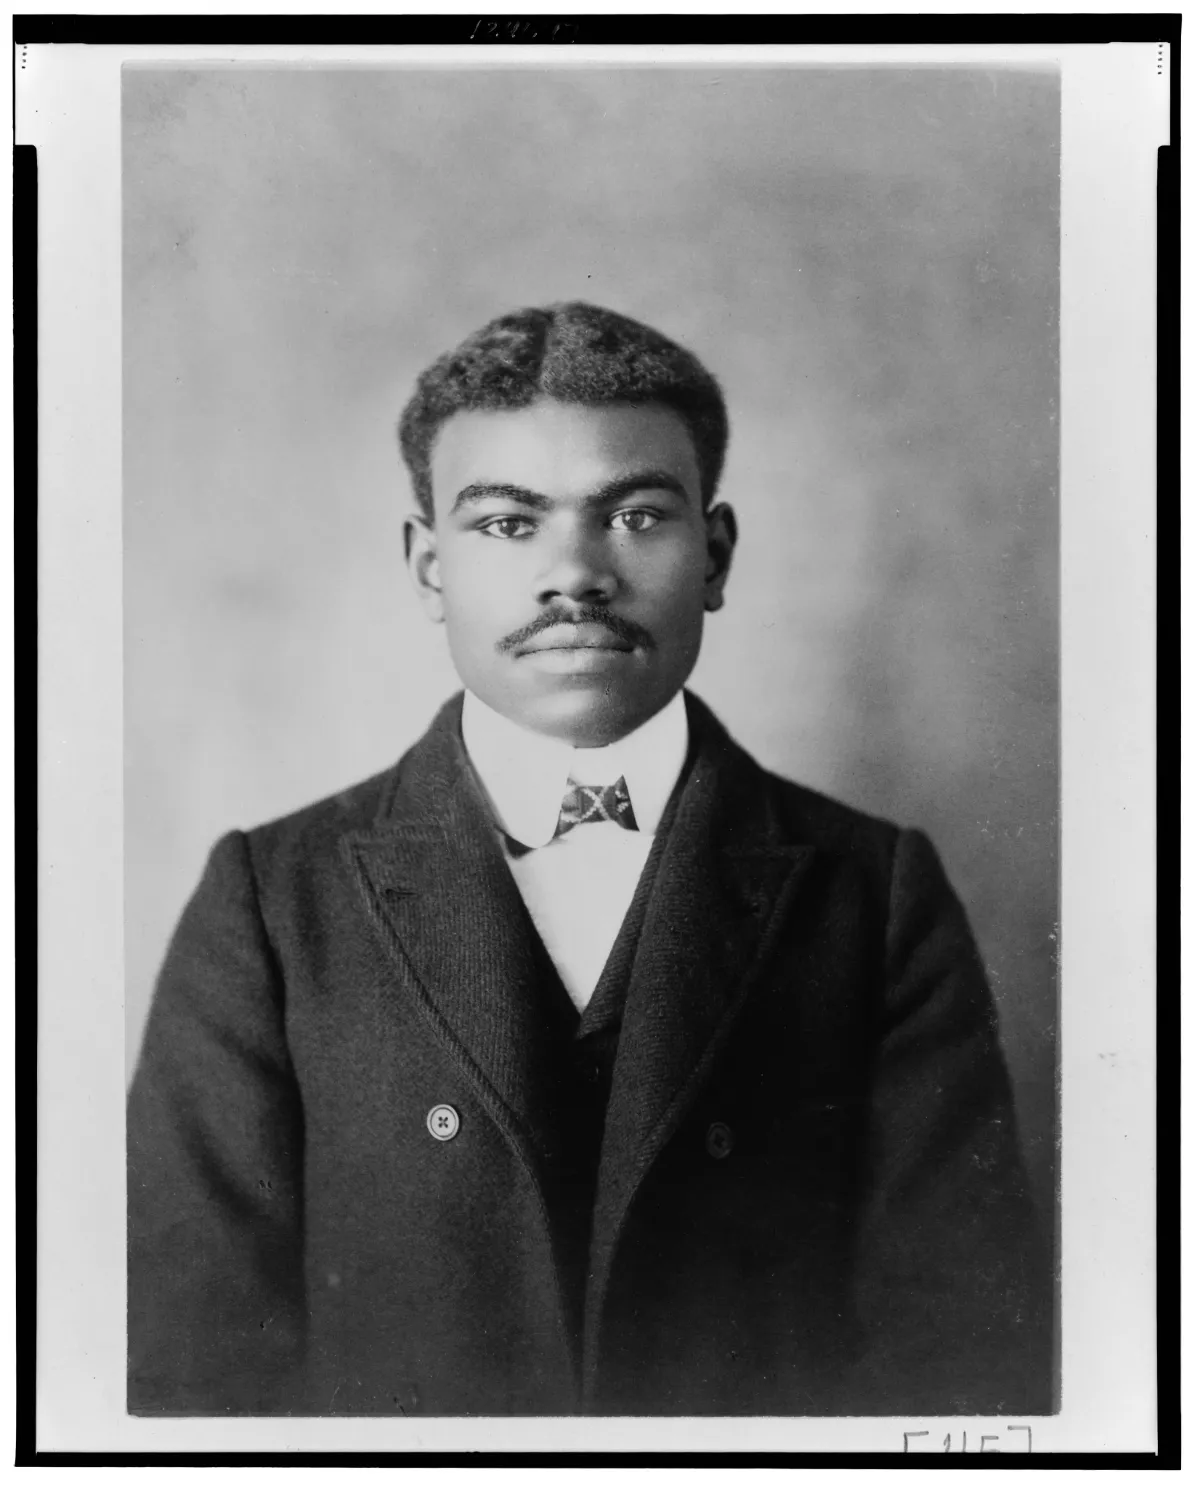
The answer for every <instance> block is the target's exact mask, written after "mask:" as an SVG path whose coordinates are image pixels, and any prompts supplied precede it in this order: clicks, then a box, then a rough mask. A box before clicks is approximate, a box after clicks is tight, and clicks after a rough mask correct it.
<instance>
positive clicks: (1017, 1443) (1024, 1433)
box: [904, 1426, 1033, 1452]
mask: <svg viewBox="0 0 1200 1488" xmlns="http://www.w3.org/2000/svg"><path fill="white" fill-rule="evenodd" d="M1014 1433H1015V1434H1014ZM968 1443H969V1445H968ZM904 1450H905V1451H906V1452H1032V1451H1033V1428H1032V1427H1031V1426H1005V1427H1004V1428H1003V1429H1001V1427H999V1426H997V1427H996V1429H995V1431H970V1432H968V1431H947V1432H946V1433H945V1435H943V1434H942V1433H941V1432H940V1431H933V1430H927V1431H906V1432H905V1433H904Z"/></svg>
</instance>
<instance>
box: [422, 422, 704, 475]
mask: <svg viewBox="0 0 1200 1488" xmlns="http://www.w3.org/2000/svg"><path fill="white" fill-rule="evenodd" d="M642 469H645V470H662V471H666V472H668V473H670V474H672V475H675V476H676V477H677V478H678V479H679V480H680V481H681V482H682V483H683V484H684V485H685V486H686V487H687V489H688V490H689V491H692V492H693V493H694V494H695V495H696V496H697V499H698V498H699V493H700V472H699V464H698V461H697V459H696V451H695V447H694V445H693V443H692V438H691V435H690V433H689V432H688V429H687V426H686V424H685V423H684V422H683V420H682V418H680V416H679V415H678V414H676V413H675V412H674V411H673V410H672V409H670V408H667V407H665V406H664V405H662V404H657V403H653V404H641V405H637V406H631V405H629V404H605V405H600V406H594V405H585V404H574V403H557V402H554V401H552V400H549V399H547V400H542V401H540V402H537V403H533V404H530V405H529V406H528V407H526V408H517V409H503V410H494V411H493V410H470V411H466V412H462V413H456V414H454V415H453V416H452V417H451V418H449V419H448V420H447V421H446V423H445V424H444V425H443V426H442V428H441V429H440V430H439V432H438V437H437V441H436V443H435V445H434V448H433V457H432V460H431V474H432V477H433V489H434V494H435V499H436V497H437V496H438V495H439V494H441V495H444V496H445V497H447V498H451V499H452V498H453V496H454V495H455V494H456V493H457V492H458V491H459V490H461V489H462V488H463V487H464V486H466V485H468V484H471V483H472V482H479V481H504V482H508V483H511V484H517V485H523V486H528V487H530V488H532V489H535V490H539V491H544V492H545V494H547V495H553V494H555V493H556V492H562V493H564V494H565V493H569V492H571V491H573V490H576V489H579V490H584V489H587V488H588V486H589V485H590V484H595V483H598V482H602V481H605V480H609V479H611V478H612V477H614V476H620V475H624V474H630V473H635V472H637V471H638V470H642Z"/></svg>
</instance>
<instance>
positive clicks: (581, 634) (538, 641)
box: [517, 624, 633, 656]
mask: <svg viewBox="0 0 1200 1488" xmlns="http://www.w3.org/2000/svg"><path fill="white" fill-rule="evenodd" d="M632 650H633V645H632V643H631V642H630V641H626V640H623V639H622V638H621V637H620V636H619V635H617V634H616V633H615V632H614V631H612V630H610V629H609V628H608V626H606V625H590V624H582V625H551V626H549V627H547V629H545V630H540V631H538V633H537V635H534V636H530V638H529V639H528V640H527V641H525V642H523V643H522V644H521V645H520V646H519V647H518V648H517V655H518V656H523V655H525V654H526V653H528V652H530V651H632Z"/></svg>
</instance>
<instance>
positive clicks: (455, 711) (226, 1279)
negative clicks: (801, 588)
mask: <svg viewBox="0 0 1200 1488" xmlns="http://www.w3.org/2000/svg"><path fill="white" fill-rule="evenodd" d="M688 704H689V712H690V717H691V725H692V734H693V739H694V741H695V748H694V755H693V763H692V765H691V767H690V769H689V773H688V778H687V780H686V783H685V785H684V787H683V789H682V794H681V795H680V796H679V800H678V807H677V811H676V815H675V819H674V823H673V825H672V828H671V831H670V834H669V837H668V838H667V840H666V844H665V847H664V849H663V851H662V853H661V860H660V862H659V866H658V870H657V876H656V877H655V879H654V882H653V887H652V890H651V892H650V894H649V898H648V900H647V901H646V909H645V919H644V923H643V928H642V933H641V936H640V939H639V940H638V943H637V949H636V954H635V955H634V957H633V961H632V973H631V976H630V978H629V983H628V991H627V999H626V1004H625V1009H624V1016H623V1021H622V1024H621V1031H620V1039H619V1044H618V1049H617V1055H616V1063H615V1068H614V1070H613V1083H612V1094H611V1099H610V1102H609V1107H608V1113H607V1120H606V1123H605V1127H604V1134H603V1147H602V1155H601V1160H600V1169H599V1178H598V1182H597V1188H596V1199H595V1210H594V1218H593V1226H592V1235H591V1248H590V1255H589V1264H588V1267H587V1273H588V1274H587V1290H586V1305H585V1307H584V1310H583V1323H582V1331H581V1333H578V1332H577V1331H573V1329H572V1327H571V1325H570V1321H569V1313H570V1309H569V1308H568V1306H567V1305H566V1298H565V1296H564V1292H563V1277H562V1273H561V1268H560V1266H559V1264H558V1263H557V1261H556V1249H555V1245H554V1243H553V1240H554V1237H553V1235H552V1233H551V1227H552V1221H551V1210H550V1207H549V1206H548V1204H547V1200H546V1194H545V1188H544V1182H543V1169H542V1160H543V1156H544V1152H545V1151H546V1150H547V1143H548V1141H550V1140H551V1139H552V1136H553V1134H552V1132H549V1131H548V1130H547V1126H548V1124H552V1123H553V1121H554V1111H553V1107H552V1105H551V1104H550V1103H548V1101H547V1099H546V1097H545V1091H546V1089H547V1085H546V1081H545V1079H544V1074H545V1068H546V1060H547V1059H548V1058H549V1057H550V1053H551V1051H549V1050H548V1046H547V1043H546V1029H545V1018H544V1016H543V1014H542V1012H541V1011H540V1009H539V1006H538V1004H537V1003H536V1000H535V999H534V998H533V997H532V995H531V993H530V991H529V988H530V987H531V986H532V985H533V983H534V981H535V976H534V963H533V956H534V950H533V948H532V947H531V944H530V936H529V934H528V933H527V930H528V925H529V922H528V918H527V916H526V914H525V911H524V907H523V905H522V902H521V899H520V896H519V893H518V891H517V889H516V886H515V884H514V882H513V879H512V876H511V874H510V872H509V870H508V867H507V865H506V863H505V861H504V857H503V854H502V852H501V850H500V848H499V846H498V845H497V841H496V838H495V833H494V831H493V830H492V827H491V824H490V822H489V820H488V817H487V813H486V811H485V809H484V807H483V805H482V802H481V799H480V797H479V795H478V791H477V787H476V786H475V783H474V779H473V776H472V772H471V770H470V767H469V765H468V763H467V761H466V757H465V753H464V751H463V747H462V743H461V738H460V735H459V730H458V717H459V707H460V699H455V700H453V701H452V702H451V703H449V704H447V706H446V707H445V708H444V709H443V710H442V712H441V713H440V714H439V716H438V718H437V719H436V721H435V722H434V724H433V726H432V728H431V729H430V731H429V733H428V734H427V735H426V736H425V737H424V738H423V739H422V740H421V741H420V742H419V743H418V744H417V745H416V746H415V747H414V748H413V749H412V750H410V751H409V752H408V753H407V754H406V755H405V756H404V758H403V759H401V761H400V762H399V764H398V765H396V766H395V767H394V768H393V769H391V770H389V771H387V772H386V773H385V774H383V775H380V776H377V777H376V778H374V779H372V780H369V781H367V782H365V783H364V784H362V785H359V786H356V787H354V788H353V789H351V790H347V791H344V792H343V793H342V794H341V795H338V796H336V797H333V798H332V799H330V800H328V801H325V802H322V803H320V804H319V805H316V806H313V807H311V808H309V809H307V810H305V811H302V812H299V813H298V814H296V815H293V816H290V817H287V818H286V819H284V820H282V821H279V822H274V823H272V824H270V825H268V826H264V827H260V828H258V829H257V830H255V831H252V832H249V833H243V832H232V833H230V834H229V835H228V836H226V837H224V838H223V839H222V840H221V841H220V842H219V843H218V844H217V846H216V847H215V849H214V850H213V853H212V856H211V858H210V860H209V863H208V867H207V869H206V872H205V874H204V877H203V880H202V882H201V884H200V886H199V888H198V889H197V891H196V894H195V896H194V897H193V899H192V900H191V902H190V904H189V905H188V907H187V909H186V911H185V913H184V915H183V918H182V921H181V923H180V925H179V928H178V930H177V932H176V935H175V937H174V940H173V942H172V945H171V948H170V951H169V953H168V956H167V960H166V964H165V966H164V969H163V972H162V976H161V980H160V983H159V986H158V989H157V993H156V996H155V999H154V1004H153V1008H152V1011H151V1015H150V1020H149V1024H148V1027H147V1032H146V1038H145V1044H144V1047H143V1051H142V1055H141V1060H140V1063H139V1066H138V1070H137V1074H136V1078H135V1080H134V1083H133V1088H132V1092H131V1095H130V1103H129V1206H130V1225H129V1330H130V1408H131V1409H132V1410H134V1411H137V1412H160V1411H162V1412H182V1413H190V1414H212V1413H223V1412H227V1411H232V1412H241V1413H268V1412H284V1411H286V1412H296V1413H302V1414H327V1413H343V1412H344V1413H349V1414H375V1413H382V1414H412V1413H415V1412H420V1413H426V1414H461V1413H480V1414H495V1415H506V1414H520V1415H533V1414H556V1415H557V1414H570V1413H575V1412H579V1411H585V1412H589V1413H598V1414H613V1415H617V1414H660V1413H670V1414H682V1415H699V1414H738V1413H753V1414H765V1415H772V1414H773V1415H806V1414H817V1413H821V1414H826V1413H841V1414H893V1413H900V1412H904V1413H925V1414H932V1413H937V1414H946V1413H950V1412H972V1413H975V1412H990V1411H996V1412H1001V1411H1003V1412H1009V1413H1012V1412H1031V1411H1036V1410H1045V1409H1048V1408H1049V1405H1050V1380H1051V1364H1050V1350H1049V1343H1048V1333H1047V1330H1046V1316H1047V1275H1046V1272H1047V1268H1046V1266H1045V1261H1044V1256H1043V1252H1042V1248H1041V1246H1040V1242H1039V1241H1038V1239H1037V1237H1036V1231H1035V1227H1034V1223H1033V1218H1032V1213H1031V1209H1030V1204H1029V1200H1028V1196H1027V1185H1026V1178H1025V1175H1024V1171H1023V1168H1022V1163H1021V1158H1020V1155H1019V1148H1018V1142H1017V1137H1016V1133H1015V1125H1014V1118H1013V1109H1012V1100H1011V1093H1010V1087H1009V1082H1008V1077H1007V1074H1006V1072H1005V1068H1004V1064H1003V1061H1002V1058H1001V1054H1000V1050H999V1045H998V1041H997V1033H996V1015H995V1010H994V1007H993V1003H992V999H991V997H990V994H989V992H988V989H987V984H986V981H985V977H984V973H983V970H982V967H981V964H980V960H979V956H978V954H977V952H976V949H975V946H974V943H973V940H972V937H971V933H970V930H969V928H968V925H967V922H966V919H965V917H964V914H963V911H962V908H961V906H960V904H959V902H958V900H957V899H956V898H955V896H954V893H953V891H952V890H951V888H950V887H949V885H948V883H947V881H946V878H945V876H944V874H943V872H942V869H941V866H940V864H939V862H938V859H937V856H936V854H935V853H934V850H933V848H932V847H931V845H930V844H929V842H928V840H927V839H926V838H925V837H924V836H922V835H921V834H920V833H919V832H915V831H902V830H898V829H897V828H895V827H893V826H890V825H888V824H886V823H884V822H880V821H877V820H874V819H872V818H869V817H866V816H864V815H861V814H859V813H857V812H854V811H852V810H850V809H848V808H846V807H844V806H840V805H838V804H836V803H834V802H832V801H830V800H827V799H826V798H824V797H822V796H819V795H817V794H815V793H813V792H811V791H809V790H805V789H802V788H801V787H799V786H796V785H793V784H790V783H788V782H786V781H784V780H781V779H779V778H778V777H776V776H774V775H771V774H768V773H767V772H766V771H764V770H762V769H760V768H759V766H758V765H756V764H755V763H754V761H753V760H752V759H750V757H749V756H748V755H747V754H745V753H744V752H743V751H742V750H741V749H740V748H738V746H737V745H736V744H734V743H733V742H732V741H731V740H730V739H729V737H728V735H727V734H726V733H725V731H724V730H723V729H722V728H721V726H720V725H719V724H718V723H717V722H716V720H715V719H714V718H713V717H712V715H711V714H710V713H709V712H708V711H707V709H705V708H704V707H703V705H702V704H699V703H698V702H697V701H696V700H695V699H694V698H689V700H688ZM439 1103H445V1104H448V1105H451V1106H453V1107H454V1108H455V1110H456V1111H457V1112H458V1113H459V1117H460V1121H461V1126H460V1129H459V1131H458V1134H457V1136H455V1137H454V1138H453V1140H450V1141H437V1140H434V1139H433V1137H432V1136H431V1135H430V1132H429V1130H428V1129H427V1126H426V1118H427V1114H428V1113H429V1111H430V1109H431V1108H432V1107H433V1106H435V1105H437V1104H439ZM714 1126H716V1127H717V1135H716V1137H715V1138H714V1135H713V1129H714ZM721 1128H727V1129H728V1134H729V1136H730V1137H731V1140H728V1139H726V1133H725V1132H724V1131H722V1130H721Z"/></svg>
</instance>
